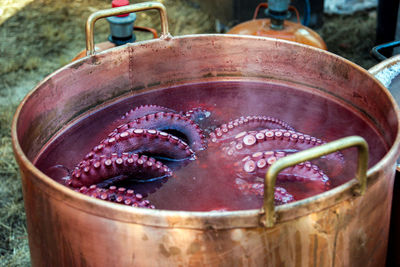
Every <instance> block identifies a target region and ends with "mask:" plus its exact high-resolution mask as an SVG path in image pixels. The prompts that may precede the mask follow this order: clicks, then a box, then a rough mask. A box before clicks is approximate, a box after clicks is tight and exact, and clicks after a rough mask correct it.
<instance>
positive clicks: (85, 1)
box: [0, 0, 377, 266]
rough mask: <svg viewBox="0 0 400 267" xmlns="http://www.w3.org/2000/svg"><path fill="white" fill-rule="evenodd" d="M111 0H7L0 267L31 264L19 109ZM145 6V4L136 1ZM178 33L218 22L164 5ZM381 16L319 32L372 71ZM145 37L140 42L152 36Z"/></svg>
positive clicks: (1, 35)
mask: <svg viewBox="0 0 400 267" xmlns="http://www.w3.org/2000/svg"><path fill="white" fill-rule="evenodd" d="M109 2H110V1H108V0H76V1H66V0H64V1H62V0H57V1H56V0H35V1H33V0H1V1H0V266H29V265H30V261H29V248H28V241H27V233H26V227H25V213H24V209H23V201H22V193H21V185H20V180H19V174H18V167H17V165H16V163H15V160H14V157H13V153H12V148H11V137H10V128H11V120H12V116H13V114H14V111H15V109H16V107H17V105H18V104H19V102H20V101H21V99H22V98H23V96H24V95H26V93H27V92H28V91H29V90H31V89H32V88H33V87H34V86H35V85H36V84H37V83H38V82H39V81H40V80H42V79H43V78H44V77H45V76H47V75H49V74H51V73H52V72H54V71H55V70H56V69H58V68H60V67H61V66H63V65H65V64H67V63H68V62H69V61H70V60H71V59H72V58H73V57H74V56H75V55H76V54H77V53H78V52H80V51H81V50H82V49H84V47H85V39H84V38H85V37H84V24H85V21H86V18H87V17H88V15H89V14H90V13H92V12H94V11H96V10H98V9H104V8H107V7H109ZM135 2H140V1H135ZM161 2H162V3H164V5H166V7H167V12H168V17H169V25H170V31H171V33H172V34H173V35H183V34H189V33H212V32H214V31H215V19H216V18H214V17H211V16H209V15H207V14H206V13H205V12H202V11H201V10H199V8H198V6H196V5H194V4H191V2H189V1H188V0H162V1H161ZM137 24H138V25H142V26H149V27H155V28H157V29H159V19H158V14H157V12H147V13H141V14H140V15H139V16H138V22H137ZM375 27H376V12H375V10H369V11H364V12H359V13H357V14H354V15H349V16H325V23H324V25H323V27H322V28H320V29H318V30H317V31H318V32H319V33H320V34H321V36H322V37H323V39H324V40H325V41H326V43H327V45H328V49H329V51H331V52H333V53H336V54H339V55H341V56H343V57H345V58H347V59H349V60H351V61H353V62H355V63H357V64H359V65H360V66H362V67H364V68H366V69H368V68H370V67H371V66H373V65H375V64H376V63H377V62H376V61H375V60H373V59H372V58H371V57H370V55H369V51H370V49H371V48H372V47H373V46H374V40H375ZM95 35H96V42H100V41H104V40H105V39H106V37H107V35H108V25H107V23H106V22H105V21H99V22H98V23H97V24H96V29H95ZM148 37H149V36H148V35H146V34H139V35H138V38H139V40H143V39H146V38H148Z"/></svg>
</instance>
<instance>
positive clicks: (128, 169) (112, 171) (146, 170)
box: [70, 154, 172, 188]
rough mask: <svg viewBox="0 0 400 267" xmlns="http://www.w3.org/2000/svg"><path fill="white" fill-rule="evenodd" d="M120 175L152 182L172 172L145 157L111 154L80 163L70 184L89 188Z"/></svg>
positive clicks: (73, 173) (72, 175)
mask: <svg viewBox="0 0 400 267" xmlns="http://www.w3.org/2000/svg"><path fill="white" fill-rule="evenodd" d="M121 175H125V176H126V177H129V179H135V180H154V179H158V178H160V179H161V178H164V177H169V176H171V175H172V171H171V170H170V169H169V167H168V166H166V165H164V164H163V163H161V162H159V161H157V160H155V159H154V158H151V157H147V156H145V155H142V156H139V155H138V154H130V155H126V154H124V155H122V156H121V157H119V156H117V155H115V154H112V155H111V156H104V157H101V158H99V159H89V160H84V161H83V162H80V163H79V164H78V166H77V167H76V168H75V169H74V170H73V172H72V173H71V177H70V179H71V183H70V184H71V186H72V187H74V188H76V187H81V186H90V185H95V184H98V183H101V182H104V181H105V180H107V179H110V178H113V177H116V176H121Z"/></svg>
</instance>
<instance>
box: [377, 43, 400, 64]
mask: <svg viewBox="0 0 400 267" xmlns="http://www.w3.org/2000/svg"><path fill="white" fill-rule="evenodd" d="M397 46H400V41H393V42H389V43H385V44H381V45H377V46H375V47H373V48H372V50H371V55H372V56H373V57H374V58H375V59H377V60H379V61H383V60H385V59H387V57H385V56H384V55H383V54H382V53H381V52H379V50H381V49H385V48H394V47H397Z"/></svg>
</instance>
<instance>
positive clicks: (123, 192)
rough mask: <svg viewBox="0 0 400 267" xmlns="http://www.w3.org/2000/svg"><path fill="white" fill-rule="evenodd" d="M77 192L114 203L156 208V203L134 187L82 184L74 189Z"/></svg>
mask: <svg viewBox="0 0 400 267" xmlns="http://www.w3.org/2000/svg"><path fill="white" fill-rule="evenodd" d="M74 190H75V191H77V192H80V193H82V194H85V195H87V196H91V197H95V198H98V199H102V200H107V201H110V202H114V203H119V204H124V205H127V206H132V207H140V208H148V209H154V208H155V207H154V205H152V204H150V202H149V201H148V200H145V199H143V196H142V195H141V194H135V192H134V190H132V189H125V188H123V187H119V188H118V187H116V186H110V188H108V189H106V188H99V187H97V186H96V185H91V186H90V187H86V186H82V187H80V188H75V189H74Z"/></svg>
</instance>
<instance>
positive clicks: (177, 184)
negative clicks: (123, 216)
mask: <svg viewBox="0 0 400 267" xmlns="http://www.w3.org/2000/svg"><path fill="white" fill-rule="evenodd" d="M145 104H154V105H160V106H165V107H168V108H171V109H174V110H176V111H187V110H190V109H191V108H195V107H202V108H204V109H207V110H208V111H210V113H211V116H210V117H209V119H208V120H207V121H206V122H205V123H204V124H202V127H203V128H204V129H205V131H206V133H207V132H210V131H211V130H212V129H214V128H215V127H218V126H219V125H221V124H222V123H227V122H229V121H231V120H233V119H236V118H238V117H240V116H249V115H264V116H272V117H275V118H278V119H281V120H284V121H286V122H287V123H289V124H290V125H291V126H293V127H294V128H295V129H296V131H299V132H302V133H304V134H308V135H311V136H315V137H317V138H320V139H322V140H323V141H326V142H329V141H333V140H336V139H338V138H341V137H346V136H350V135H360V136H362V137H363V138H365V139H366V140H367V142H368V144H369V148H370V161H369V166H372V165H374V164H375V163H377V162H378V161H379V160H380V159H381V158H382V157H383V156H384V154H385V153H386V148H385V145H384V142H383V141H382V139H381V138H380V137H379V135H378V134H377V132H376V131H375V130H374V129H373V128H372V127H371V125H369V124H367V123H366V122H365V121H364V120H363V119H362V118H361V117H360V116H358V115H357V114H356V112H355V111H352V110H350V109H349V108H346V107H344V106H343V105H339V104H338V103H336V102H333V101H331V100H329V99H327V98H323V97H321V96H318V95H315V94H311V93H309V92H305V91H302V90H297V89H294V88H291V87H288V86H282V85H276V84H269V83H266V82H259V81H246V82H244V81H221V82H210V83H198V84H186V85H179V86H175V87H170V88H164V89H159V90H154V91H151V92H144V93H141V94H137V95H135V96H132V97H129V98H126V99H124V100H122V101H119V102H117V103H113V104H112V105H109V106H107V107H105V108H102V109H101V110H98V111H97V112H94V113H92V114H91V115H90V116H87V117H85V118H82V119H80V120H79V121H78V122H76V123H74V124H72V125H70V126H69V127H68V128H67V129H66V130H65V131H64V132H63V133H61V134H59V135H58V136H57V137H56V138H54V139H53V140H52V141H51V142H50V143H49V144H48V145H47V146H46V147H45V148H44V149H43V150H42V153H41V154H40V155H39V156H38V158H37V160H36V161H35V165H36V166H37V167H38V168H39V169H40V170H41V171H43V172H44V173H46V174H47V175H49V176H50V177H52V178H54V179H55V180H57V181H59V182H60V181H61V180H62V178H63V177H65V176H66V175H68V172H69V171H70V170H73V168H74V167H75V166H76V164H77V163H78V162H79V161H81V160H82V159H83V157H84V156H85V155H86V154H87V153H88V152H89V151H90V150H91V149H92V148H93V147H94V146H95V145H97V144H98V143H99V142H100V141H101V140H102V139H104V138H105V137H106V136H107V134H108V133H109V132H110V130H112V129H113V127H116V126H117V125H112V123H113V122H114V121H116V120H117V119H119V118H120V117H121V116H122V115H123V114H125V112H127V111H128V110H130V109H132V108H134V107H137V106H140V105H145ZM110 125H111V126H110ZM110 127H111V129H110ZM342 152H343V154H344V157H345V168H344V170H343V171H342V172H341V173H340V174H339V175H337V176H335V177H331V187H335V186H337V185H340V184H342V183H344V182H346V181H348V180H349V179H351V178H353V177H354V174H355V169H356V162H357V160H356V155H357V153H356V149H354V148H351V149H348V150H345V151H342ZM197 158H198V159H197V160H195V161H190V162H189V163H188V164H185V165H184V166H173V167H172V168H173V169H174V176H173V177H171V178H169V179H164V180H159V181H156V182H153V183H151V184H148V183H127V182H125V183H121V184H120V185H123V186H126V187H131V188H133V189H134V190H135V191H136V192H139V193H142V194H144V195H146V197H147V199H148V200H149V201H150V202H151V203H152V204H154V205H155V206H156V208H158V209H169V210H191V211H208V210H241V209H256V208H260V207H261V205H262V201H263V200H262V196H255V195H249V194H243V193H241V192H239V191H238V190H236V189H235V188H234V186H233V182H234V181H233V180H232V168H231V167H230V166H229V165H226V164H224V159H223V157H221V155H220V152H219V151H218V149H216V148H209V149H207V150H204V151H201V152H199V153H197ZM260 179H261V181H262V179H263V177H260ZM279 185H280V186H284V187H285V188H286V189H287V190H288V191H289V192H294V193H295V194H296V196H297V198H296V199H302V198H306V197H309V196H312V195H315V194H318V193H321V192H318V191H315V190H309V187H308V185H307V183H296V184H294V183H281V184H278V186H279Z"/></svg>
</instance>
